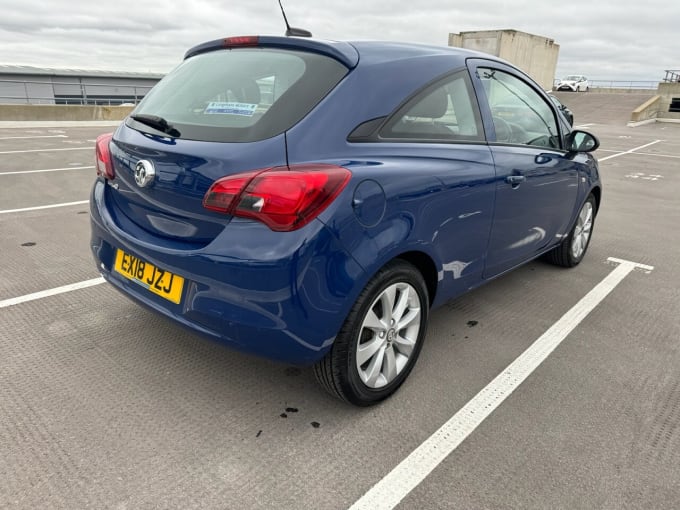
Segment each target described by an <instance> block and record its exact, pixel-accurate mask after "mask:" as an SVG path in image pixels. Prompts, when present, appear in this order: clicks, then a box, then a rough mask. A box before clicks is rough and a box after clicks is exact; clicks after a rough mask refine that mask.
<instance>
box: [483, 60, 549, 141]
mask: <svg viewBox="0 0 680 510" xmlns="http://www.w3.org/2000/svg"><path fill="white" fill-rule="evenodd" d="M478 74H479V78H480V79H481V80H482V83H483V84H484V88H485V90H486V94H487V97H488V100H489V107H490V108H491V115H492V116H493V125H494V128H495V130H496V141H497V142H500V143H510V144H518V145H533V146H538V147H551V148H559V147H560V141H559V131H558V129H557V121H556V119H555V115H554V113H553V110H552V108H551V107H550V106H549V105H548V103H547V102H545V101H544V99H543V98H542V97H541V96H540V95H539V94H538V93H537V92H536V91H535V90H534V89H533V88H531V87H530V86H529V85H528V84H526V83H525V82H523V81H522V80H520V79H519V78H516V77H515V76H513V75H511V74H508V73H505V72H503V71H499V70H498V69H490V68H483V67H480V68H479V69H478Z"/></svg>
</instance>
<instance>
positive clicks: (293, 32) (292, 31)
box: [279, 0, 312, 37]
mask: <svg viewBox="0 0 680 510" xmlns="http://www.w3.org/2000/svg"><path fill="white" fill-rule="evenodd" d="M279 7H281V14H283V21H285V22H286V37H312V33H311V32H310V31H309V30H305V29H304V28H294V27H291V26H290V25H289V24H288V18H287V17H286V11H284V10H283V4H282V3H281V0H279Z"/></svg>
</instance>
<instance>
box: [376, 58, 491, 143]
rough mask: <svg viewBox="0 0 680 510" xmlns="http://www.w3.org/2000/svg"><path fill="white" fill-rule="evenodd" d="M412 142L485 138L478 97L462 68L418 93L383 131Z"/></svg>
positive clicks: (381, 135) (384, 133)
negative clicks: (476, 98)
mask: <svg viewBox="0 0 680 510" xmlns="http://www.w3.org/2000/svg"><path fill="white" fill-rule="evenodd" d="M379 136H380V138H383V139H407V140H409V141H423V142H433V141H434V142H438V141H452V142H453V141H482V140H483V139H484V131H483V129H482V125H481V121H480V116H479V112H478V111H477V104H476V100H475V99H474V96H473V92H472V87H471V84H470V81H469V79H468V77H467V72H466V71H462V72H459V73H456V74H455V75H453V76H450V77H448V78H446V79H445V80H443V81H441V82H438V83H437V84H435V85H434V86H431V87H428V88H427V89H426V90H424V91H423V92H421V93H420V94H418V95H416V96H415V97H414V98H413V99H411V100H410V101H409V102H408V103H406V104H405V105H404V106H402V107H401V108H400V109H399V110H398V111H397V112H396V113H395V115H394V116H393V117H392V118H391V119H390V120H389V121H388V122H387V124H386V125H385V126H384V127H383V128H382V130H381V131H380V134H379Z"/></svg>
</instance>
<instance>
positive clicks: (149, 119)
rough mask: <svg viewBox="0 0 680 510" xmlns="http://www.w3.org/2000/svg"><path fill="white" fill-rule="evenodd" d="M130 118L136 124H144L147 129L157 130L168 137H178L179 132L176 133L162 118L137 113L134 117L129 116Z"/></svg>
mask: <svg viewBox="0 0 680 510" xmlns="http://www.w3.org/2000/svg"><path fill="white" fill-rule="evenodd" d="M130 118H131V119H134V120H136V121H137V122H140V123H142V124H145V125H147V126H149V127H152V128H154V129H157V130H158V131H161V132H163V133H166V134H168V135H170V136H174V137H175V138H177V137H178V136H179V131H177V130H176V129H175V128H174V127H173V126H172V124H168V121H167V120H165V119H164V118H163V117H159V116H158V115H147V114H146V113H138V114H136V115H130Z"/></svg>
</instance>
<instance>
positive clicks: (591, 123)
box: [574, 122, 595, 129]
mask: <svg viewBox="0 0 680 510" xmlns="http://www.w3.org/2000/svg"><path fill="white" fill-rule="evenodd" d="M594 125H595V123H594V122H590V123H589V124H579V125H578V126H574V129H582V128H587V127H590V126H594Z"/></svg>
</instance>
